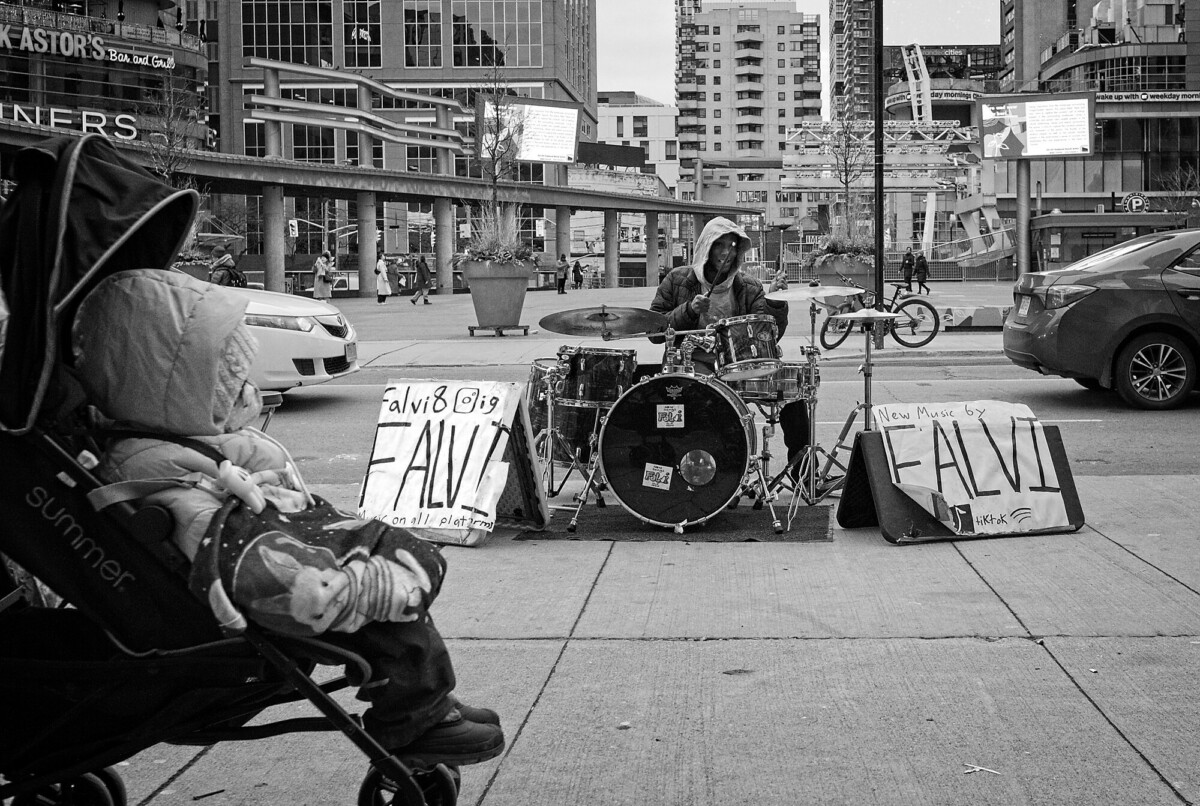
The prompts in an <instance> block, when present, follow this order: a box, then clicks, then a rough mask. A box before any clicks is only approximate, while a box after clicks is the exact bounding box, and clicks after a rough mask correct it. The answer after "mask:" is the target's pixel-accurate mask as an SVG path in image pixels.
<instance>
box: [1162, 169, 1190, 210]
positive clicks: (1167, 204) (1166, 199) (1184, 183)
mask: <svg viewBox="0 0 1200 806" xmlns="http://www.w3.org/2000/svg"><path fill="white" fill-rule="evenodd" d="M1154 178H1155V180H1157V182H1158V186H1159V187H1160V188H1162V190H1161V191H1160V192H1159V193H1156V194H1155V200H1156V201H1157V202H1159V203H1160V204H1161V205H1162V206H1163V209H1164V210H1166V211H1167V212H1169V213H1186V212H1188V211H1189V210H1190V209H1191V207H1192V203H1193V201H1195V200H1196V199H1200V170H1197V168H1196V166H1195V165H1181V166H1179V167H1178V168H1176V169H1175V170H1174V171H1168V172H1167V173H1162V174H1157V175H1156V176H1155V177H1154Z"/></svg>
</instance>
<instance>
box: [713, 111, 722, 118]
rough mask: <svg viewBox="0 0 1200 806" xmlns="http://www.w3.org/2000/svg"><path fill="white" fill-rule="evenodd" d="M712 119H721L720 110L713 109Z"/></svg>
mask: <svg viewBox="0 0 1200 806" xmlns="http://www.w3.org/2000/svg"><path fill="white" fill-rule="evenodd" d="M713 117H714V118H719V117H721V110H720V109H714V110H713Z"/></svg>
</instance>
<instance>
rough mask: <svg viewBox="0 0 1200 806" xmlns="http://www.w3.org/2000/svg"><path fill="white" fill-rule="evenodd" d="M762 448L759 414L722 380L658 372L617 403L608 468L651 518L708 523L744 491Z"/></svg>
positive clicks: (631, 506) (636, 508) (604, 462)
mask: <svg viewBox="0 0 1200 806" xmlns="http://www.w3.org/2000/svg"><path fill="white" fill-rule="evenodd" d="M754 453H755V438H754V426H753V419H752V415H751V414H750V412H749V410H748V409H747V408H746V405H745V404H744V403H743V402H742V401H741V400H740V399H739V398H738V396H737V395H736V394H734V392H733V390H731V389H730V388H729V387H728V386H726V385H725V384H724V383H722V382H721V381H719V380H717V379H715V378H712V377H710V376H706V375H700V376H697V375H682V374H674V375H655V376H653V377H651V378H647V379H646V380H644V381H642V382H641V383H639V384H637V385H636V386H634V387H633V388H632V389H630V390H629V391H628V392H626V393H625V394H624V395H622V396H621V398H620V399H619V400H617V402H616V403H615V404H614V405H613V407H612V409H611V410H610V411H609V413H608V417H607V418H606V419H605V421H604V427H603V429H602V430H601V432H600V467H601V469H602V470H603V472H604V478H605V479H606V480H607V481H608V486H609V489H611V490H612V493H613V495H614V496H616V499H617V500H618V501H619V502H620V503H621V506H623V507H625V509H627V510H629V511H630V512H632V513H633V514H634V515H636V516H637V517H639V518H641V519H642V520H644V521H646V522H647V523H653V524H658V525H659V526H688V525H690V524H695V523H702V522H704V521H706V520H708V519H709V518H711V517H712V516H713V515H716V514H717V513H718V512H720V511H721V510H722V509H724V508H725V506H726V505H727V504H729V502H730V501H732V500H733V499H734V498H735V497H736V496H737V494H738V491H739V489H740V488H741V484H742V479H743V478H744V476H745V475H746V471H747V469H748V468H749V466H750V459H751V457H752V456H753V455H754Z"/></svg>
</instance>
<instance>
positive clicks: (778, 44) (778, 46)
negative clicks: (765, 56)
mask: <svg viewBox="0 0 1200 806" xmlns="http://www.w3.org/2000/svg"><path fill="white" fill-rule="evenodd" d="M775 50H778V51H786V50H787V45H785V44H784V43H783V42H776V43H775Z"/></svg>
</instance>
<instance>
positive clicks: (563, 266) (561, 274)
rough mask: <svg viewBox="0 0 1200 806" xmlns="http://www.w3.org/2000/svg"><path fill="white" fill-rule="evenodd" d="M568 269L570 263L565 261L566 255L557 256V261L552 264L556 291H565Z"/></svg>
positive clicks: (561, 292)
mask: <svg viewBox="0 0 1200 806" xmlns="http://www.w3.org/2000/svg"><path fill="white" fill-rule="evenodd" d="M569 271H570V264H568V263H567V256H566V255H559V256H558V263H556V264H555V265H554V279H555V280H556V281H557V283H558V293H560V294H565V293H567V273H568V272H569Z"/></svg>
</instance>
